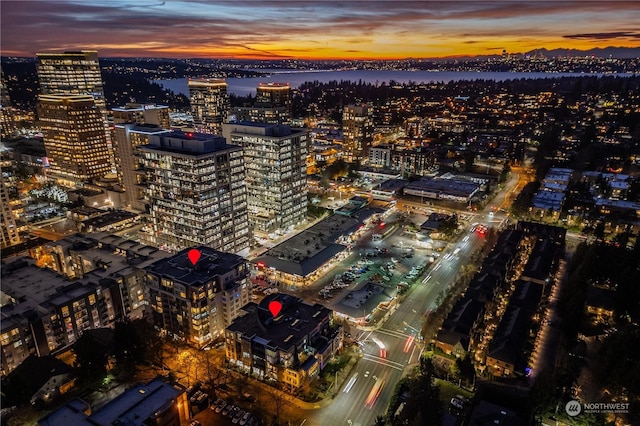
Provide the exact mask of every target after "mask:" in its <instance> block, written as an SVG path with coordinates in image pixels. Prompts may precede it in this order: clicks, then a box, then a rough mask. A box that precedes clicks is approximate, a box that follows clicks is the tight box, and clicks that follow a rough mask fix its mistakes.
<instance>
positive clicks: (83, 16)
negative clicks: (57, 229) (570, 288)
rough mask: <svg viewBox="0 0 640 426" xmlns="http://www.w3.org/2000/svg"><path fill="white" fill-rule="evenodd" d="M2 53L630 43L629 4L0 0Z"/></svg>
mask: <svg viewBox="0 0 640 426" xmlns="http://www.w3.org/2000/svg"><path fill="white" fill-rule="evenodd" d="M0 16H1V30H0V31H1V34H0V35H1V39H0V48H1V53H2V55H5V56H30V57H33V56H35V53H36V52H46V51H62V50H80V49H85V50H97V51H98V53H99V55H100V56H101V57H110V56H139V57H179V58H184V57H210V58H229V57H235V58H304V59H336V58H344V59H376V58H380V59H383V58H384V59H392V58H407V57H414V58H430V57H447V56H462V55H490V54H499V53H500V52H502V50H503V49H506V50H507V51H508V52H510V53H519V52H526V51H530V50H533V49H537V48H547V49H555V48H573V49H591V48H594V47H607V46H624V47H640V2H637V1H627V2H615V1H606V0H603V1H592V0H580V1H509V0H499V1H487V2H483V1H450V0H441V1H438V2H423V1H394V0H385V1H377V0H361V1H344V2H334V1H306V0H305V1H294V0H288V1H242V0H233V1H170V0H167V1H145V0H129V1H119V0H82V1H50V2H40V1H28V0H27V1H5V0H2V1H1V2H0Z"/></svg>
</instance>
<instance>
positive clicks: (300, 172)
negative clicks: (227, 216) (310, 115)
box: [223, 123, 308, 233]
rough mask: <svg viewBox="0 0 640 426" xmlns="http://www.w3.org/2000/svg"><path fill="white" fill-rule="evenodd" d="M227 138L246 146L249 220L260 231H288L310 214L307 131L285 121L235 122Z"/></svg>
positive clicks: (226, 127) (225, 130)
mask: <svg viewBox="0 0 640 426" xmlns="http://www.w3.org/2000/svg"><path fill="white" fill-rule="evenodd" d="M223 134H224V136H225V138H226V139H227V140H228V141H229V142H231V143H233V144H236V145H240V146H242V147H243V150H244V162H245V168H246V185H247V204H248V209H249V221H250V222H251V224H252V226H253V229H254V230H255V231H256V232H261V233H272V232H274V231H286V230H288V229H291V228H293V227H295V226H296V225H299V224H301V223H303V222H304V221H305V220H306V217H307V190H306V183H307V170H306V159H307V137H308V136H307V132H306V131H305V130H303V129H292V128H291V127H289V126H284V125H267V124H258V123H231V124H224V125H223Z"/></svg>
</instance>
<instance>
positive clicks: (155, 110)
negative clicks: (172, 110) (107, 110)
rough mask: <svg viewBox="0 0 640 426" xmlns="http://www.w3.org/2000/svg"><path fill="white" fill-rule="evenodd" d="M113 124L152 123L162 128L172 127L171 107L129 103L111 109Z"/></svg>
mask: <svg viewBox="0 0 640 426" xmlns="http://www.w3.org/2000/svg"><path fill="white" fill-rule="evenodd" d="M111 115H112V117H113V124H116V125H117V124H126V123H136V124H151V125H154V126H158V127H160V128H161V129H170V128H171V120H170V117H169V107H168V106H166V105H155V104H135V103H134V104H127V105H125V106H123V107H118V108H113V109H112V110H111Z"/></svg>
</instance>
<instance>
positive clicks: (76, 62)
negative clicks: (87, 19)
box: [36, 50, 114, 165]
mask: <svg viewBox="0 0 640 426" xmlns="http://www.w3.org/2000/svg"><path fill="white" fill-rule="evenodd" d="M36 58H37V63H36V67H37V72H38V80H39V81H40V94H41V95H63V94H64V95H69V94H71V95H91V96H92V97H93V98H94V100H95V104H96V106H97V107H98V109H99V110H100V113H101V114H102V119H103V127H104V132H105V137H106V141H107V146H108V148H109V155H110V161H111V163H113V161H114V159H113V153H112V147H111V132H110V129H109V123H108V111H107V104H106V100H105V96H104V83H103V82H102V75H101V73H100V62H99V61H98V52H96V51H94V50H83V51H79V52H62V53H60V52H58V53H56V52H47V53H36ZM112 165H113V164H112Z"/></svg>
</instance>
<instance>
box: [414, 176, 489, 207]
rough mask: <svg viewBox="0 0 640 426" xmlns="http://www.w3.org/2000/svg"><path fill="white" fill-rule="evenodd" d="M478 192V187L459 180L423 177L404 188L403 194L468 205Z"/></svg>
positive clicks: (475, 184)
mask: <svg viewBox="0 0 640 426" xmlns="http://www.w3.org/2000/svg"><path fill="white" fill-rule="evenodd" d="M478 191H480V185H479V184H478V183H475V182H470V181H466V180H461V179H441V178H432V177H423V178H422V179H420V180H418V181H415V182H411V183H410V184H409V185H407V186H405V188H404V194H406V195H415V196H418V197H424V198H430V199H444V200H451V201H456V202H459V203H468V202H469V201H470V200H471V198H472V197H473V196H474V195H476V194H477V193H478Z"/></svg>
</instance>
